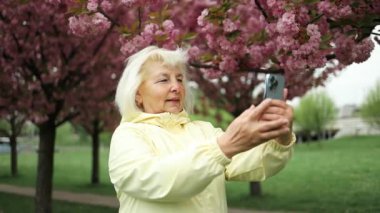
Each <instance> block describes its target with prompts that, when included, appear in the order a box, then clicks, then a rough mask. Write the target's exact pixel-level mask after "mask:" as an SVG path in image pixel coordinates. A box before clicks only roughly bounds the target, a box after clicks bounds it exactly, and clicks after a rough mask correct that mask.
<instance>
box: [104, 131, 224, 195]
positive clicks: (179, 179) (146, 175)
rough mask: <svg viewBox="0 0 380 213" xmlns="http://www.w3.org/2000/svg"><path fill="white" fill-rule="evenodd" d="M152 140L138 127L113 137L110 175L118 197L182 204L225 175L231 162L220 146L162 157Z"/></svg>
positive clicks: (211, 144) (206, 145) (212, 144)
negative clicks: (178, 202) (215, 179)
mask: <svg viewBox="0 0 380 213" xmlns="http://www.w3.org/2000/svg"><path fill="white" fill-rule="evenodd" d="M152 146H153V144H151V141H150V140H149V139H148V138H147V137H145V136H144V134H143V133H142V132H141V131H139V129H137V128H133V127H130V126H127V125H124V126H119V127H118V128H117V129H116V130H115V133H114V134H113V136H112V140H111V147H110V156H109V174H110V178H111V182H112V183H113V184H114V186H115V189H116V191H117V194H118V197H119V196H120V193H122V192H124V193H127V194H128V195H130V196H133V197H136V198H139V199H145V200H155V201H166V202H173V201H181V200H184V199H188V198H190V197H192V196H194V195H196V194H198V193H200V192H201V191H203V190H204V189H205V187H206V186H207V185H208V184H210V183H211V181H212V180H213V179H214V178H215V177H217V176H220V175H223V172H224V169H225V165H226V164H228V163H229V162H230V160H229V159H228V158H226V157H225V156H224V154H223V153H222V151H221V150H220V149H219V146H218V145H217V143H216V137H215V138H214V141H213V142H210V141H207V142H206V141H205V143H201V144H197V145H194V146H192V147H190V148H188V149H186V150H183V151H180V152H176V153H173V154H168V155H158V154H156V153H155V152H154V149H153V148H152Z"/></svg>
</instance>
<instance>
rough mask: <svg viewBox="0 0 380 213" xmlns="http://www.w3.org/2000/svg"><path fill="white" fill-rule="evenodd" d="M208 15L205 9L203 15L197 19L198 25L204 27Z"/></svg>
mask: <svg viewBox="0 0 380 213" xmlns="http://www.w3.org/2000/svg"><path fill="white" fill-rule="evenodd" d="M207 15H208V10H207V9H204V10H203V11H202V13H201V15H200V16H199V17H198V18H197V22H198V25H199V26H201V27H203V26H205V24H206V20H205V18H206V16H207Z"/></svg>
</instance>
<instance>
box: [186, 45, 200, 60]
mask: <svg viewBox="0 0 380 213" xmlns="http://www.w3.org/2000/svg"><path fill="white" fill-rule="evenodd" d="M187 53H188V55H189V57H190V58H191V59H195V58H197V57H198V56H199V54H200V53H201V51H200V49H199V47H197V46H192V47H190V49H189V50H188V51H187Z"/></svg>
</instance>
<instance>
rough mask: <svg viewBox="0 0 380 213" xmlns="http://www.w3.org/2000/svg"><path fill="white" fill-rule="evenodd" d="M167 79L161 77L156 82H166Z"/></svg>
mask: <svg viewBox="0 0 380 213" xmlns="http://www.w3.org/2000/svg"><path fill="white" fill-rule="evenodd" d="M167 81H168V79H166V78H163V79H160V80H158V81H157V82H158V83H165V82H167Z"/></svg>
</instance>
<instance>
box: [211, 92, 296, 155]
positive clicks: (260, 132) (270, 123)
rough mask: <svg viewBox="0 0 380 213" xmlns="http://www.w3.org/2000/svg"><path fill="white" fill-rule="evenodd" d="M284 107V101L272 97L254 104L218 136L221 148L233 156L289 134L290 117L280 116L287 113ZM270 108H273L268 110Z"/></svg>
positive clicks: (226, 153)
mask: <svg viewBox="0 0 380 213" xmlns="http://www.w3.org/2000/svg"><path fill="white" fill-rule="evenodd" d="M278 106H280V107H278ZM281 106H283V107H281ZM277 108H280V111H281V112H277V110H278V109H277ZM283 108H284V103H283V101H278V100H271V99H266V100H264V101H263V102H261V103H260V104H259V105H258V106H257V107H255V106H253V105H252V106H251V107H250V108H248V109H247V110H245V111H244V112H243V113H242V114H241V115H240V116H238V117H237V118H236V119H235V120H233V121H232V123H231V124H230V125H229V126H228V128H227V130H226V132H225V133H224V134H223V135H222V136H220V137H219V138H218V144H219V146H220V148H221V150H222V151H223V152H224V154H225V155H226V156H227V157H229V158H232V157H233V156H234V155H236V154H238V153H240V152H244V151H247V150H249V149H251V148H253V147H255V146H258V145H260V144H261V143H263V142H265V141H267V140H270V139H273V138H279V137H282V136H283V135H286V134H288V133H289V131H290V129H289V119H287V118H286V117H285V116H280V115H282V114H285V113H284V109H283ZM269 109H271V110H270V111H268V110H269ZM273 110H274V111H275V112H273ZM263 117H264V118H266V117H268V118H270V119H263Z"/></svg>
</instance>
